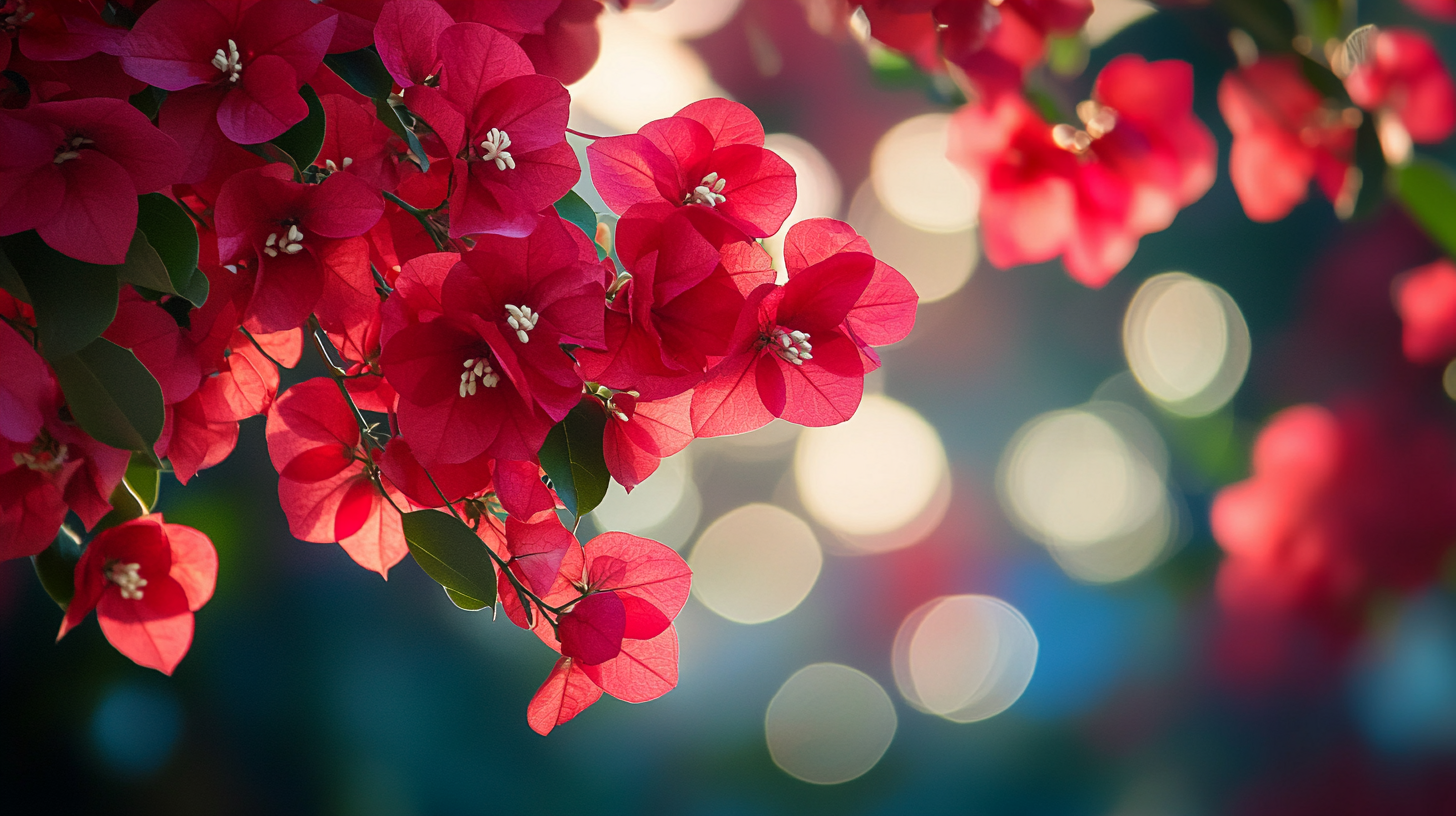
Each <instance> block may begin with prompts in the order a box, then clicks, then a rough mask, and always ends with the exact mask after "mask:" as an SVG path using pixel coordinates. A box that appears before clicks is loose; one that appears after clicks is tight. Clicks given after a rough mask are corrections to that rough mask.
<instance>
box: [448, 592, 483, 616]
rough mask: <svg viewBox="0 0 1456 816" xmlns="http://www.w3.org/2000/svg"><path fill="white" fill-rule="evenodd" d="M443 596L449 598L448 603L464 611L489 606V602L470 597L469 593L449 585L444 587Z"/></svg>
mask: <svg viewBox="0 0 1456 816" xmlns="http://www.w3.org/2000/svg"><path fill="white" fill-rule="evenodd" d="M445 596H446V597H448V598H449V599H450V603H452V604H455V605H456V606H458V607H460V608H461V609H464V610H465V611H466V612H479V611H480V610H482V609H484V608H486V607H487V606H490V604H488V603H486V602H485V601H481V600H477V599H475V598H472V597H470V596H469V595H465V594H462V593H459V592H456V591H455V590H453V589H451V588H450V587H445Z"/></svg>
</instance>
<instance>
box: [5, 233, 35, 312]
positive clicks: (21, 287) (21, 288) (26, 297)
mask: <svg viewBox="0 0 1456 816" xmlns="http://www.w3.org/2000/svg"><path fill="white" fill-rule="evenodd" d="M0 289H4V290H5V291H7V292H9V293H10V294H12V295H14V296H15V297H16V299H18V300H20V301H21V302H22V303H29V302H30V292H27V291H26V290H25V281H22V280H21V279H20V273H19V272H17V271H16V270H15V264H13V263H11V262H10V258H9V257H7V256H6V255H5V248H4V247H0Z"/></svg>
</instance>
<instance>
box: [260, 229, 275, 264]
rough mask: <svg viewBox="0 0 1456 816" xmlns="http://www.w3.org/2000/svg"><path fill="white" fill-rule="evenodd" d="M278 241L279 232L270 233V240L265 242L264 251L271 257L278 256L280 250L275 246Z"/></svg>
mask: <svg viewBox="0 0 1456 816" xmlns="http://www.w3.org/2000/svg"><path fill="white" fill-rule="evenodd" d="M276 243H278V233H276V232H270V233H268V240H266V241H264V242H263V252H264V253H265V254H267V256H268V257H270V258H276V257H278V250H276V249H274V248H273V245H274V244H276Z"/></svg>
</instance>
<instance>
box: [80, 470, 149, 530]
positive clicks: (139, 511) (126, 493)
mask: <svg viewBox="0 0 1456 816" xmlns="http://www.w3.org/2000/svg"><path fill="white" fill-rule="evenodd" d="M132 458H133V459H135V458H136V457H135V456H133V457H132ZM127 469H128V470H130V466H128V468H127ZM110 501H111V510H110V511H108V512H107V514H106V515H105V516H102V517H101V520H100V521H98V522H96V526H95V527H93V528H91V532H93V533H99V532H101V531H102V530H109V529H111V528H112V527H115V526H116V525H118V524H121V523H122V522H124V521H131V520H132V519H139V518H141V517H142V516H145V515H146V514H147V511H148V510H149V509H150V508H149V507H148V506H147V503H146V499H143V498H142V497H141V496H139V495H137V491H136V490H135V489H133V488H132V486H131V485H130V484H128V483H127V480H126V479H125V478H123V479H122V480H121V481H119V482H117V483H116V487H115V488H114V489H113V490H112V491H111V499H110Z"/></svg>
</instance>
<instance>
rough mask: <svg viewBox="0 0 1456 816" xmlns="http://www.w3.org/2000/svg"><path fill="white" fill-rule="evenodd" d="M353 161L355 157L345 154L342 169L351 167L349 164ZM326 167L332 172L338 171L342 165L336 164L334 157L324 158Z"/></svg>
mask: <svg viewBox="0 0 1456 816" xmlns="http://www.w3.org/2000/svg"><path fill="white" fill-rule="evenodd" d="M353 163H354V160H353V159H351V158H349V157H348V156H345V157H344V164H343V165H342V169H344V170H348V169H349V165H351V164H353ZM324 169H326V170H328V171H329V172H330V173H337V172H339V170H340V165H337V164H334V160H333V159H324Z"/></svg>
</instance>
